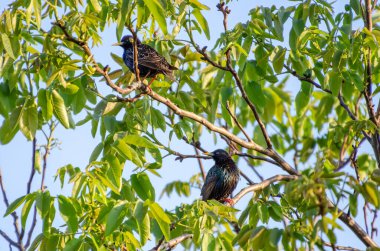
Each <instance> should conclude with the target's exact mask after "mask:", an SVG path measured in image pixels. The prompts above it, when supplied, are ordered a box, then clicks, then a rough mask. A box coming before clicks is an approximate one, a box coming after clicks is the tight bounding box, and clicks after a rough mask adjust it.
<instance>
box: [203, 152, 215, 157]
mask: <svg viewBox="0 0 380 251" xmlns="http://www.w3.org/2000/svg"><path fill="white" fill-rule="evenodd" d="M203 154H204V155H207V156H211V157H212V156H214V154H213V153H210V152H204V153H203Z"/></svg>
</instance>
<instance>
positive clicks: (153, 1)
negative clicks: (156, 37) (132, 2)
mask: <svg viewBox="0 0 380 251" xmlns="http://www.w3.org/2000/svg"><path fill="white" fill-rule="evenodd" d="M143 1H144V3H145V5H146V6H147V7H148V9H149V11H150V12H151V13H152V15H153V17H154V19H155V20H156V21H157V23H158V25H159V26H160V28H161V30H162V31H163V32H164V34H167V33H168V29H167V26H166V19H165V10H164V9H163V8H162V6H161V4H160V2H159V1H158V0H143Z"/></svg>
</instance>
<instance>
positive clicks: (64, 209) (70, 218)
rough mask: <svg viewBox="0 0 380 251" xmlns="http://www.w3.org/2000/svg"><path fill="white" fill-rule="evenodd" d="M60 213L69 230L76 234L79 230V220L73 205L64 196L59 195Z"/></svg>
mask: <svg viewBox="0 0 380 251" xmlns="http://www.w3.org/2000/svg"><path fill="white" fill-rule="evenodd" d="M58 205H59V212H60V213H61V216H62V219H63V220H64V221H65V222H66V224H67V226H68V230H69V232H71V233H75V232H76V231H77V230H78V219H77V217H76V211H75V208H74V206H73V203H72V202H71V201H70V200H69V199H68V198H66V197H65V196H63V195H58Z"/></svg>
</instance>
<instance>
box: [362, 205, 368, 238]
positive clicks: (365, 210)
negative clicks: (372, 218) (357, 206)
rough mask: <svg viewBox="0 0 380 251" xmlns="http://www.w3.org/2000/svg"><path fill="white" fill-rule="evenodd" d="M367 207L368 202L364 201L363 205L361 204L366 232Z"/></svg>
mask: <svg viewBox="0 0 380 251" xmlns="http://www.w3.org/2000/svg"><path fill="white" fill-rule="evenodd" d="M367 207H368V203H367V202H366V203H364V206H363V217H364V225H365V231H366V233H367V234H368V233H369V232H368V222H367Z"/></svg>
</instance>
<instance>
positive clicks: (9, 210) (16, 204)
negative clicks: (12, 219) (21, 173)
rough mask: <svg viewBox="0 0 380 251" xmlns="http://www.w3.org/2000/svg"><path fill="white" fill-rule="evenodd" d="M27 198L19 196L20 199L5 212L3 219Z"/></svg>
mask: <svg viewBox="0 0 380 251" xmlns="http://www.w3.org/2000/svg"><path fill="white" fill-rule="evenodd" d="M26 198H27V195H24V196H21V197H20V198H18V199H16V200H15V201H13V202H12V203H11V204H10V205H9V206H8V208H7V211H5V214H4V217H5V216H8V215H10V214H11V213H13V212H14V211H15V210H16V209H17V208H18V207H19V206H20V205H21V204H22V203H23V202H24V201H25V200H26Z"/></svg>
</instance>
